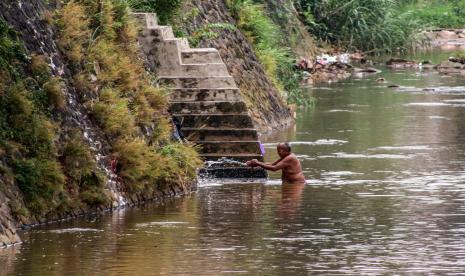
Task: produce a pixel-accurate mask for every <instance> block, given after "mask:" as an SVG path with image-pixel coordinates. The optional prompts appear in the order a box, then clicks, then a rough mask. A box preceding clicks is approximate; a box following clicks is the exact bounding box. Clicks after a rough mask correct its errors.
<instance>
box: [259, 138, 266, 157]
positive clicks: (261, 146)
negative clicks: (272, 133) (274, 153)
mask: <svg viewBox="0 0 465 276" xmlns="http://www.w3.org/2000/svg"><path fill="white" fill-rule="evenodd" d="M258 143H260V151H261V152H262V155H265V147H264V146H263V144H262V142H260V141H258Z"/></svg>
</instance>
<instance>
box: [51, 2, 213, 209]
mask: <svg viewBox="0 0 465 276" xmlns="http://www.w3.org/2000/svg"><path fill="white" fill-rule="evenodd" d="M129 2H130V4H131V5H133V7H136V6H137V5H139V6H137V7H145V8H147V9H148V8H150V7H152V8H153V7H155V6H156V7H157V8H167V7H168V6H169V5H168V3H169V2H171V4H173V3H174V2H176V1H166V2H164V1H145V2H144V1H137V3H136V1H133V2H131V1H129ZM179 3H180V2H179ZM136 4H137V5H136ZM69 5H70V7H68V6H69ZM68 9H69V10H71V11H75V12H79V16H78V18H80V20H79V21H76V22H75V23H76V24H77V25H75V26H73V27H72V28H71V30H69V31H67V30H66V29H67V28H68V27H67V26H66V25H59V27H60V28H62V29H63V31H62V34H63V35H64V36H65V38H66V39H64V40H65V41H67V42H69V44H68V48H70V49H72V48H73V47H76V48H77V49H80V50H79V51H78V52H80V53H81V54H82V55H81V58H79V59H70V61H71V62H73V66H72V67H73V74H74V76H75V77H74V83H75V85H76V86H78V90H79V91H80V92H81V94H82V100H83V101H85V106H87V107H88V108H89V109H90V112H91V115H92V118H93V119H94V120H95V121H96V122H97V123H98V125H99V126H100V127H101V128H102V129H103V131H104V132H105V134H106V135H107V138H109V142H110V144H111V151H112V154H113V156H114V157H115V158H116V159H117V162H118V167H119V169H118V172H117V174H118V176H119V177H120V179H121V180H122V183H123V184H124V187H125V188H126V191H127V192H128V193H147V194H149V193H150V192H153V191H155V189H156V188H157V186H158V185H161V184H163V183H177V182H178V181H185V182H188V181H192V180H194V179H195V178H196V175H195V168H194V167H193V166H190V165H189V164H193V163H191V162H197V161H198V160H199V158H198V154H197V153H196V152H195V150H193V149H191V151H190V152H191V153H192V155H190V156H189V158H192V160H193V161H190V160H182V161H183V162H177V161H176V160H177V159H176V158H177V157H174V156H170V155H168V156H162V155H161V154H160V153H159V152H158V150H159V147H160V146H161V145H166V144H167V143H168V140H169V134H170V125H169V123H168V120H167V118H166V117H165V116H164V115H162V114H164V112H166V108H167V100H168V99H167V95H168V93H167V92H166V91H165V90H163V89H159V88H155V87H154V86H153V83H152V82H153V80H152V78H151V77H150V76H149V75H148V74H147V73H146V71H145V69H144V67H143V64H142V61H141V60H140V58H139V53H138V50H137V47H136V34H137V32H136V28H135V25H134V22H133V21H132V20H131V19H130V16H129V10H128V6H127V4H126V2H125V1H123V0H102V1H101V5H99V6H95V5H93V4H92V3H90V2H89V0H77V1H74V2H70V3H68V4H67V5H65V6H64V7H63V12H61V15H60V18H59V19H58V22H65V21H66V19H65V18H63V17H64V16H65V15H66V14H69V11H68ZM147 11H149V10H147ZM151 11H152V12H153V11H154V10H151ZM170 12H171V11H170ZM158 15H159V16H160V15H161V16H162V17H163V14H160V13H158ZM165 15H166V16H167V14H165ZM167 18H168V17H165V19H166V20H167ZM162 20H163V19H162ZM78 25H80V26H78ZM212 27H213V28H217V27H221V26H214V25H213V26H212ZM75 30H78V31H75ZM75 33H76V35H75ZM81 34H92V35H91V36H87V38H85V39H82V38H84V36H82V35H81ZM186 151H188V149H186ZM75 155H78V154H77V153H75ZM78 156H79V155H78ZM185 158H187V156H186V157H185ZM173 164H174V166H170V165H173ZM177 164H179V165H177ZM195 164H199V163H195ZM88 176H89V174H86V176H82V177H81V179H87V178H86V177H88ZM69 177H72V176H71V175H69ZM74 178H76V177H73V179H74ZM81 186H82V184H81ZM97 186H98V185H97ZM91 187H93V188H89V189H85V190H84V189H81V193H82V195H81V198H83V201H85V202H87V203H88V204H94V203H95V202H101V198H100V197H99V195H101V193H99V192H96V189H97V188H95V185H94V186H91ZM97 191H98V189H97Z"/></svg>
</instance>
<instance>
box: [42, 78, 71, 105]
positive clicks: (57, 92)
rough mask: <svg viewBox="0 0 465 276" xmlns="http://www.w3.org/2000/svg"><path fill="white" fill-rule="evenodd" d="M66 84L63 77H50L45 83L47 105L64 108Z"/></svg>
mask: <svg viewBox="0 0 465 276" xmlns="http://www.w3.org/2000/svg"><path fill="white" fill-rule="evenodd" d="M63 89H64V84H63V80H62V79H61V78H57V77H53V78H50V80H48V81H47V82H46V83H44V85H43V90H44V92H45V95H46V100H47V105H48V106H49V107H53V108H56V109H59V110H62V109H63V108H64V107H65V105H66V102H65V96H64V94H63Z"/></svg>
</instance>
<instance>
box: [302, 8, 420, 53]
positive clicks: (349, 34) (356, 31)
mask: <svg viewBox="0 0 465 276" xmlns="http://www.w3.org/2000/svg"><path fill="white" fill-rule="evenodd" d="M296 2H297V7H298V9H299V11H300V12H301V15H302V20H303V21H304V22H305V24H306V25H307V26H308V29H309V31H310V32H311V33H312V34H314V35H315V36H317V37H318V38H319V39H321V40H323V41H326V42H329V43H330V44H333V45H336V46H339V47H342V48H345V49H347V50H363V51H371V52H383V51H394V50H399V49H406V48H408V47H410V46H411V45H412V43H414V42H417V39H416V36H415V34H416V33H417V32H418V31H419V25H418V24H417V23H416V22H415V21H414V20H413V19H412V18H411V17H410V16H409V14H408V13H407V12H406V13H399V12H398V10H399V8H400V3H399V2H398V1H395V0H362V1H352V0H316V1H309V0H298V1H296Z"/></svg>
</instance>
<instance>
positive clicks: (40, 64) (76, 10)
mask: <svg viewBox="0 0 465 276" xmlns="http://www.w3.org/2000/svg"><path fill="white" fill-rule="evenodd" d="M50 21H53V22H54V23H55V24H56V26H57V28H58V29H59V33H60V34H59V38H58V41H57V42H58V45H59V48H60V50H61V51H62V52H63V54H64V56H65V57H66V59H67V63H68V65H69V68H70V69H71V72H72V74H74V77H73V79H72V80H62V79H60V78H58V77H53V76H52V74H51V70H50V68H49V65H48V63H47V62H48V58H46V57H44V56H40V55H33V54H32V55H30V56H27V54H26V53H25V51H24V47H23V45H22V42H21V41H20V38H19V37H18V35H17V34H16V32H15V31H13V29H12V28H10V27H9V26H8V24H7V23H6V22H4V21H1V20H0V189H1V190H2V191H9V190H14V189H11V188H12V187H10V186H9V185H15V186H16V187H18V188H19V191H20V192H21V194H22V197H18V198H14V197H11V201H10V203H9V204H10V208H11V209H12V212H13V213H14V215H15V216H16V217H17V218H18V219H23V221H27V220H28V218H31V217H35V218H36V219H43V218H51V217H54V216H55V215H57V214H61V215H63V214H66V213H68V212H71V211H73V210H76V209H86V208H90V207H97V206H103V205H106V206H109V204H110V198H109V196H108V195H107V194H106V192H105V184H106V179H105V176H104V174H103V173H102V172H101V171H100V169H98V168H97V164H96V162H95V157H94V155H95V153H94V152H93V151H92V150H91V149H90V147H89V145H88V143H87V142H85V141H84V139H83V137H84V135H83V133H82V132H81V131H80V130H79V129H77V128H76V127H74V126H70V125H67V124H66V122H65V120H63V118H64V114H65V113H64V112H69V111H66V108H67V101H66V94H65V91H64V90H65V88H66V87H65V85H70V84H71V85H72V86H74V87H75V88H76V89H77V90H78V93H79V100H80V101H81V102H82V103H83V104H84V106H86V107H87V109H88V111H89V113H90V115H91V116H92V120H94V122H95V123H96V124H97V125H98V126H99V127H101V129H102V130H103V132H104V133H105V135H106V138H107V140H108V142H109V145H110V149H109V150H110V151H111V153H112V154H113V156H119V161H120V162H121V169H120V171H119V172H118V173H119V174H120V177H121V181H122V184H123V185H124V189H125V191H126V192H128V193H134V194H141V195H146V196H147V197H150V193H152V192H154V191H156V190H158V189H164V188H165V187H167V185H178V186H181V187H182V188H183V187H186V186H187V185H189V184H191V183H192V182H193V181H195V179H196V169H197V167H199V166H200V165H201V161H200V159H199V157H198V154H197V152H196V151H195V149H194V147H193V146H192V145H190V144H179V145H178V144H173V143H172V142H171V141H170V139H169V136H170V125H169V122H168V118H167V115H166V105H167V93H166V91H165V90H164V89H161V88H156V87H155V86H154V85H153V82H154V80H153V79H154V78H153V77H152V76H151V75H150V74H149V73H147V72H146V71H145V69H144V66H143V64H142V61H140V59H139V57H138V55H137V45H136V33H137V30H136V27H135V25H134V23H133V22H132V20H131V17H130V16H129V8H128V6H127V4H126V2H125V1H122V0H121V1H120V0H103V1H92V0H76V1H66V2H65V3H63V5H62V7H61V8H60V9H59V10H57V12H56V14H55V15H54V16H53V19H51V20H50ZM70 82H71V83H70ZM123 123H124V124H123ZM166 147H173V148H175V149H176V150H175V151H174V152H172V151H169V152H167V151H166Z"/></svg>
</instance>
